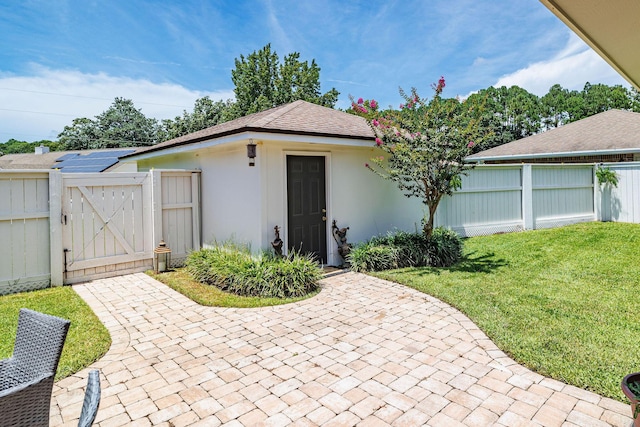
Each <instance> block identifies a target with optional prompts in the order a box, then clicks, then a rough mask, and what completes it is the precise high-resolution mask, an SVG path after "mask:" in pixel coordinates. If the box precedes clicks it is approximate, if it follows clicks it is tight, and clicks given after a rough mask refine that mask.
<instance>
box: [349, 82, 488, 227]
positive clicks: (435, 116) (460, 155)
mask: <svg viewBox="0 0 640 427" xmlns="http://www.w3.org/2000/svg"><path fill="white" fill-rule="evenodd" d="M444 86H445V81H444V78H441V79H440V80H439V81H438V83H437V84H434V85H433V89H434V96H433V98H432V99H431V101H428V100H427V99H424V98H421V97H420V96H419V95H418V93H417V92H416V90H415V89H412V90H411V93H410V94H407V93H405V92H404V91H402V90H400V94H401V96H402V97H403V98H404V100H405V103H404V104H402V105H401V106H400V109H399V110H386V111H384V112H380V114H376V113H377V106H378V104H377V102H376V103H375V104H373V105H372V101H368V102H365V101H364V100H362V99H358V101H354V102H353V103H352V106H351V109H352V110H353V111H354V112H355V113H357V114H359V115H362V116H364V117H366V118H370V117H374V118H373V119H371V121H370V124H371V128H372V129H373V132H374V133H375V135H376V138H375V145H376V146H377V147H378V148H379V149H380V150H381V151H382V152H383V153H384V154H385V155H386V156H378V157H374V158H372V159H371V163H367V164H366V165H365V166H366V167H367V168H369V169H370V170H371V171H373V172H375V173H376V174H377V175H379V176H381V177H382V178H385V179H388V180H391V181H393V182H395V183H396V184H397V185H398V187H399V188H400V190H402V191H403V193H404V194H405V196H407V197H418V198H419V199H421V200H422V203H424V204H425V205H426V206H427V210H428V214H427V216H426V217H425V218H424V221H423V232H424V234H425V235H426V236H427V237H430V236H431V234H432V232H433V220H434V216H435V213H436V209H437V208H438V204H439V203H440V201H441V200H442V197H444V196H445V195H451V194H452V193H453V191H454V190H456V189H458V188H459V187H460V185H461V178H460V175H461V174H464V173H465V172H466V171H467V170H468V169H470V168H471V167H472V166H471V165H469V164H465V162H464V158H465V157H467V156H468V155H469V154H471V150H472V148H473V146H474V145H475V144H477V143H480V142H482V139H483V138H484V136H485V135H483V134H482V132H481V131H482V130H481V129H480V127H479V120H478V119H477V118H476V117H474V115H473V114H468V112H469V111H470V108H467V107H466V106H463V105H462V104H463V103H464V101H463V102H460V101H459V100H457V99H444V98H441V96H440V95H441V93H442V89H443V88H444ZM373 102H375V101H373Z"/></svg>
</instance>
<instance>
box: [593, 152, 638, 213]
mask: <svg viewBox="0 0 640 427" xmlns="http://www.w3.org/2000/svg"><path fill="white" fill-rule="evenodd" d="M604 166H606V167H608V168H609V169H611V170H612V171H614V172H615V173H616V175H617V176H618V187H617V188H611V187H605V188H603V190H602V191H601V192H599V194H598V196H599V197H598V201H597V203H596V207H597V209H598V212H599V218H600V219H602V220H603V221H617V222H632V223H640V163H635V162H634V163H610V164H605V165H604Z"/></svg>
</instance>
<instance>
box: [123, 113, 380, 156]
mask: <svg viewBox="0 0 640 427" xmlns="http://www.w3.org/2000/svg"><path fill="white" fill-rule="evenodd" d="M243 132H262V133H277V134H295V135H309V136H323V137H334V138H351V139H363V140H370V139H372V138H373V131H372V130H371V128H370V127H369V125H368V124H367V121H366V120H365V119H364V118H362V117H359V116H355V115H353V114H349V113H345V112H343V111H339V110H334V109H332V108H327V107H323V106H321V105H317V104H312V103H310V102H306V101H294V102H291V103H289V104H284V105H280V106H278V107H275V108H271V109H269V110H265V111H261V112H259V113H254V114H250V115H248V116H244V117H240V118H238V119H235V120H231V121H229V122H225V123H221V124H219V125H216V126H212V127H210V128H207V129H203V130H200V131H197V132H193V133H190V134H188V135H184V136H181V137H179V138H174V139H171V140H169V141H165V142H161V143H160V144H156V145H153V146H150V147H143V148H140V149H138V150H137V151H136V152H135V153H134V154H133V155H134V156H135V155H138V154H142V153H148V152H151V151H158V150H163V149H166V148H169V147H176V146H180V145H186V144H192V143H195V142H200V141H206V140H211V139H215V138H220V137H223V136H227V135H233V134H238V133H243Z"/></svg>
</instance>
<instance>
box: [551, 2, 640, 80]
mask: <svg viewBox="0 0 640 427" xmlns="http://www.w3.org/2000/svg"><path fill="white" fill-rule="evenodd" d="M540 2H541V3H542V4H544V5H545V6H546V7H547V8H548V9H549V10H550V11H551V12H553V13H554V14H555V15H556V16H557V17H558V18H560V20H561V21H562V22H564V23H565V24H566V25H567V26H568V27H569V28H570V29H571V30H572V31H573V32H574V33H576V34H577V35H578V36H579V37H581V38H582V39H583V40H584V41H585V42H586V43H587V44H588V45H589V46H591V48H592V49H593V50H595V51H596V52H597V53H598V54H599V55H600V56H602V57H603V58H604V59H605V61H607V62H608V63H609V64H610V65H611V66H612V67H613V68H614V69H615V70H616V71H617V72H618V73H620V75H622V77H624V78H625V79H626V80H627V81H629V83H631V84H633V85H634V86H635V87H636V88H640V55H638V46H639V45H640V31H638V17H639V16H640V2H638V1H634V0H607V1H602V0H580V1H576V0H540Z"/></svg>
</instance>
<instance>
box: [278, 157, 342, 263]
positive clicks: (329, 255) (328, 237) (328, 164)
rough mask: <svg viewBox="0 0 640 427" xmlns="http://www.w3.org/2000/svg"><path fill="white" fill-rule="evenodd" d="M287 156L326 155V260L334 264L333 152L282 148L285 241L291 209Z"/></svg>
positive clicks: (287, 234)
mask: <svg viewBox="0 0 640 427" xmlns="http://www.w3.org/2000/svg"><path fill="white" fill-rule="evenodd" d="M287 156H305V157H324V185H325V192H324V193H325V198H326V206H327V208H326V209H327V221H326V224H327V226H326V227H325V228H326V229H325V241H326V244H327V259H326V261H325V265H333V264H334V252H335V250H334V248H333V246H332V245H331V241H332V240H331V222H330V221H331V215H332V213H331V212H332V206H331V191H332V188H331V152H330V151H301V150H282V174H283V179H282V182H283V188H282V191H283V194H284V197H283V201H284V204H283V206H282V209H283V211H282V212H283V220H284V221H283V224H284V229H283V230H282V232H283V233H282V236H280V237H281V239H282V240H284V241H285V242H288V241H289V240H288V239H289V215H288V214H287V212H288V211H289V210H288V209H289V194H288V191H287V187H288V184H289V182H288V180H289V176H288V173H287ZM284 246H285V248H284V253H289V248H288V247H286V246H288V245H284Z"/></svg>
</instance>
